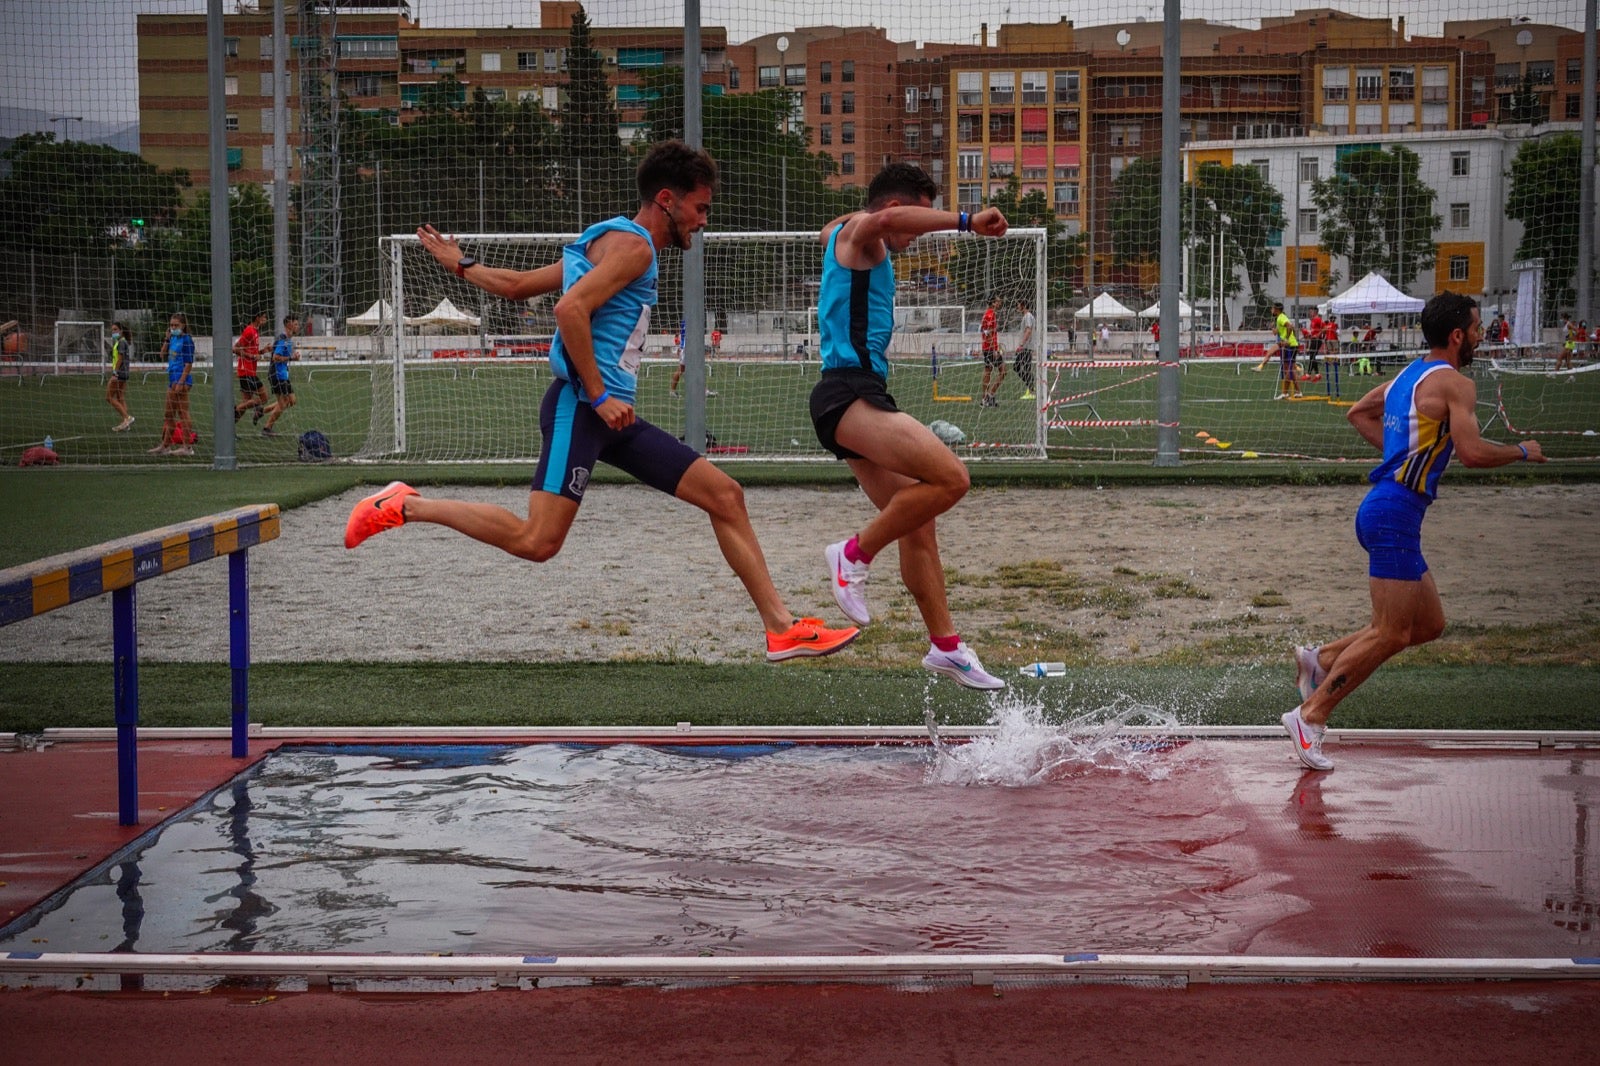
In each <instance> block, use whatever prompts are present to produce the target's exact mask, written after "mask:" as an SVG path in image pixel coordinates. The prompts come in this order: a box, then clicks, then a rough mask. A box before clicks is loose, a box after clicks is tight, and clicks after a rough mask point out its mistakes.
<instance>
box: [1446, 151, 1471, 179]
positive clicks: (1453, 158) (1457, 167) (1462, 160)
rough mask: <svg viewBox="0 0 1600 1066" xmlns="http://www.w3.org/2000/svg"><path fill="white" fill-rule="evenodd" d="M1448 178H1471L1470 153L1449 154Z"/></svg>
mask: <svg viewBox="0 0 1600 1066" xmlns="http://www.w3.org/2000/svg"><path fill="white" fill-rule="evenodd" d="M1450 176H1451V177H1452V178H1469V177H1471V176H1472V153H1471V152H1451V153H1450Z"/></svg>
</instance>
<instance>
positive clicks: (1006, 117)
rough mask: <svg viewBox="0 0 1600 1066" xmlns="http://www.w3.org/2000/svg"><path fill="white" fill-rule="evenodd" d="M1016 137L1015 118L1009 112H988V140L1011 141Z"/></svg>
mask: <svg viewBox="0 0 1600 1066" xmlns="http://www.w3.org/2000/svg"><path fill="white" fill-rule="evenodd" d="M1016 137H1017V116H1016V115H1015V114H1013V113H1012V112H1010V111H991V112H989V139H990V140H991V141H1012V140H1016Z"/></svg>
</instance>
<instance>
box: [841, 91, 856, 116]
mask: <svg viewBox="0 0 1600 1066" xmlns="http://www.w3.org/2000/svg"><path fill="white" fill-rule="evenodd" d="M855 113H856V94H855V93H840V94H839V114H841V115H853V114H855Z"/></svg>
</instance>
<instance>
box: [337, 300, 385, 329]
mask: <svg viewBox="0 0 1600 1066" xmlns="http://www.w3.org/2000/svg"><path fill="white" fill-rule="evenodd" d="M393 321H394V308H392V307H390V306H389V305H388V304H387V303H385V302H384V301H382V300H378V301H376V302H375V303H373V305H372V306H371V307H369V308H367V309H366V310H365V311H363V312H361V313H360V314H359V315H356V316H355V317H353V318H347V319H345V320H344V324H345V325H347V326H356V327H360V328H365V329H375V328H377V327H378V326H386V325H388V324H390V323H391V322H393Z"/></svg>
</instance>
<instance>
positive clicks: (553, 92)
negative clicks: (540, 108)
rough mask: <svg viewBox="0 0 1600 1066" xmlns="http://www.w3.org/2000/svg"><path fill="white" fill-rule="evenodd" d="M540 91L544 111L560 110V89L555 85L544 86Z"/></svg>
mask: <svg viewBox="0 0 1600 1066" xmlns="http://www.w3.org/2000/svg"><path fill="white" fill-rule="evenodd" d="M541 91H542V92H543V93H544V109H545V110H546V111H559V110H561V88H560V86H557V85H546V86H545V87H544V89H543V90H541Z"/></svg>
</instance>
